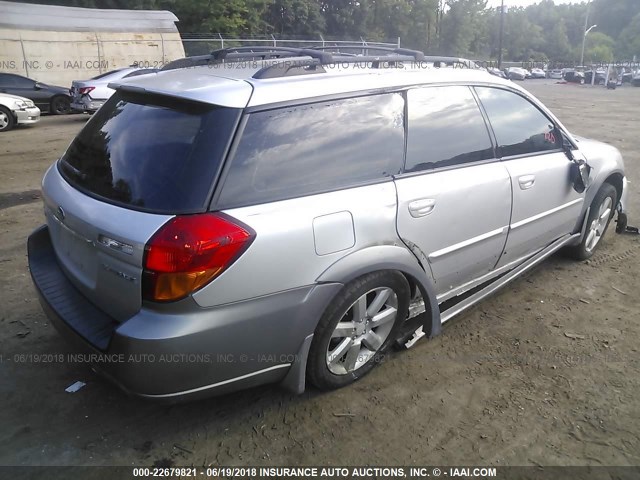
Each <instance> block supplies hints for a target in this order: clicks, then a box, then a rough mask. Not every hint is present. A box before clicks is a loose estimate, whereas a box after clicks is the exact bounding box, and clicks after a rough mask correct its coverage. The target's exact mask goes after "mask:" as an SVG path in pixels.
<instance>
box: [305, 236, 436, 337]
mask: <svg viewBox="0 0 640 480" xmlns="http://www.w3.org/2000/svg"><path fill="white" fill-rule="evenodd" d="M380 270H395V271H398V272H400V273H402V274H403V275H404V277H405V278H406V279H407V281H408V282H409V286H410V287H411V291H412V293H413V292H415V290H416V289H420V293H421V294H422V297H423V299H424V302H425V307H426V309H427V312H430V315H428V317H429V322H430V325H424V329H425V333H427V335H429V336H430V337H433V336H436V335H438V334H439V333H440V328H441V322H440V310H439V309H438V300H437V298H436V294H435V288H434V282H433V279H432V278H431V277H430V276H429V275H428V274H427V273H426V272H425V270H424V269H423V268H422V266H421V265H420V263H419V262H418V260H417V259H416V257H415V256H414V254H413V253H411V252H410V251H409V250H407V249H406V248H404V247H401V246H397V245H376V246H373V247H369V248H366V249H363V250H358V251H357V252H354V253H351V254H349V255H347V256H345V257H343V258H341V259H340V260H338V261H337V262H336V263H334V264H333V265H331V266H330V267H329V268H328V269H326V270H325V271H324V272H323V273H322V274H320V276H318V278H317V282H319V283H325V282H331V283H333V282H337V283H342V284H346V283H348V282H350V281H352V280H354V279H356V278H358V277H361V276H363V275H366V274H368V273H373V272H377V271H380Z"/></svg>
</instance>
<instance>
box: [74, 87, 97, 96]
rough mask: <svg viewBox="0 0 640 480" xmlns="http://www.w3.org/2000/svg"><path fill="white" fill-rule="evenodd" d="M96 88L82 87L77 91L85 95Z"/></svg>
mask: <svg viewBox="0 0 640 480" xmlns="http://www.w3.org/2000/svg"><path fill="white" fill-rule="evenodd" d="M95 89H96V87H82V88H81V89H80V90H78V92H79V93H80V95H87V94H89V93H90V92H93V91H94V90H95Z"/></svg>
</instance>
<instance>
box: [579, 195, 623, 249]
mask: <svg viewBox="0 0 640 480" xmlns="http://www.w3.org/2000/svg"><path fill="white" fill-rule="evenodd" d="M617 203H618V192H617V191H616V189H615V187H614V186H613V185H611V184H609V183H605V184H604V185H603V186H602V187H601V188H600V190H598V193H597V194H596V196H595V198H594V199H593V202H591V209H590V210H589V218H588V219H587V229H586V231H585V233H584V237H583V238H582V241H581V242H580V244H579V245H576V246H575V247H571V248H570V249H569V250H568V251H569V253H570V255H571V256H572V257H574V258H576V259H577V260H586V259H588V258H591V256H592V255H593V252H595V250H596V248H597V247H598V245H600V241H601V240H602V237H604V234H605V233H606V231H607V227H609V223H610V222H611V219H612V218H613V215H614V214H615V212H616V205H617Z"/></svg>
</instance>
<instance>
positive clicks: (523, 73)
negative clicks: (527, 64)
mask: <svg viewBox="0 0 640 480" xmlns="http://www.w3.org/2000/svg"><path fill="white" fill-rule="evenodd" d="M527 75H530V73H529V72H528V71H527V70H525V69H524V68H520V67H509V68H507V77H509V80H524V79H525V78H527Z"/></svg>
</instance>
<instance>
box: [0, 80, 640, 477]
mask: <svg viewBox="0 0 640 480" xmlns="http://www.w3.org/2000/svg"><path fill="white" fill-rule="evenodd" d="M524 85H525V86H526V87H527V88H529V89H530V90H531V91H532V92H533V93H534V94H536V95H537V96H538V97H539V98H540V99H541V100H543V101H544V102H545V103H546V104H547V105H548V106H549V107H550V108H551V109H552V110H553V111H555V112H556V113H557V114H558V116H559V117H560V119H561V120H562V121H563V122H564V123H565V124H566V125H567V126H568V127H569V128H570V129H571V130H572V131H574V132H575V133H576V134H579V135H583V136H587V137H593V138H596V139H599V140H603V141H606V142H608V143H611V144H613V145H615V146H616V147H618V148H619V149H621V151H622V153H623V155H624V157H625V160H626V163H627V170H628V176H629V179H630V180H631V182H632V184H631V188H632V191H631V197H630V208H631V212H632V215H631V216H630V224H632V225H634V224H635V223H634V222H638V221H639V220H638V218H639V216H640V196H639V195H638V194H637V190H635V185H636V184H637V183H638V182H640V163H638V162H639V159H640V143H639V140H638V125H640V88H633V87H624V88H619V89H617V90H615V91H607V90H606V89H604V88H596V87H589V86H583V87H580V86H574V85H557V84H553V83H551V82H549V81H544V80H543V81H526V82H524ZM85 121H86V117H85V116H82V115H70V116H65V117H45V118H43V119H42V121H41V122H40V124H39V125H37V126H35V127H31V128H19V129H17V130H15V131H13V132H8V133H4V134H0V137H1V138H0V178H1V179H2V181H1V183H0V269H1V271H2V275H1V276H0V402H1V403H0V404H1V405H2V408H1V409H0V425H2V428H0V465H148V466H149V465H154V464H155V465H196V466H202V465H209V464H223V465H244V464H252V465H303V464H327V465H358V464H367V463H368V464H378V465H385V464H386V465H403V464H404V465H414V464H415V465H419V464H431V465H470V464H482V465H487V464H491V465H638V464H640V400H639V399H640V364H639V362H638V358H639V355H638V348H639V346H638V338H639V334H640V320H639V316H638V312H640V295H638V292H639V286H640V280H639V276H638V266H639V263H640V260H639V257H638V239H639V238H640V237H634V236H630V235H622V236H620V235H615V234H613V232H612V231H610V232H609V234H608V235H607V237H605V240H604V243H603V245H602V246H601V249H600V250H599V252H598V253H597V254H596V255H595V256H594V257H593V259H591V260H590V261H588V262H586V263H576V262H573V261H569V260H567V259H565V258H563V257H562V256H554V257H553V258H551V259H550V260H548V261H546V262H545V263H544V264H542V265H541V266H539V267H538V268H536V269H535V270H534V271H533V272H531V273H529V274H528V275H527V276H526V277H524V278H521V279H520V280H518V281H517V282H515V283H513V284H511V285H510V286H509V287H507V288H505V289H503V290H502V291H501V292H499V293H498V294H496V295H495V296H493V297H492V298H490V299H488V300H486V301H484V302H482V303H481V304H479V305H478V306H477V307H476V308H474V309H472V310H471V311H469V312H467V313H465V314H463V315H461V316H460V317H458V318H457V319H455V320H452V321H451V322H450V323H448V324H447V325H446V326H445V328H444V331H443V334H442V335H441V336H440V337H438V338H436V339H434V340H431V341H422V342H421V343H419V344H418V345H417V346H416V347H415V348H413V349H412V350H410V351H407V352H400V353H394V354H392V355H390V357H391V358H390V359H389V360H388V361H386V362H385V363H383V364H382V365H380V366H379V368H377V369H375V370H374V371H373V372H372V373H371V374H370V375H369V376H367V377H366V378H365V379H363V380H362V381H361V382H358V383H357V384H356V385H354V386H352V387H349V388H345V389H342V390H339V391H334V392H329V393H320V392H317V391H315V390H313V389H308V391H307V392H306V393H305V394H303V395H301V396H292V395H291V394H289V393H287V392H284V391H282V390H280V389H279V388H277V387H275V386H274V387H263V388H256V389H253V390H249V391H244V392H239V393H235V394H231V395H227V396H224V397H220V398H212V399H209V400H204V401H200V402H196V403H190V404H185V405H176V406H159V405H155V404H150V403H147V402H144V401H141V400H136V399H132V398H129V397H127V396H125V395H124V394H122V393H121V392H120V391H119V390H117V389H116V388H115V387H113V386H112V385H111V384H109V383H107V382H106V381H104V380H102V379H101V378H99V377H97V376H95V375H94V374H93V373H92V372H91V371H90V370H89V368H88V367H87V366H86V365H82V364H77V363H35V362H34V361H33V360H29V357H28V355H29V354H49V353H56V354H59V353H62V354H64V355H66V354H67V353H70V352H71V350H70V349H69V347H67V345H66V343H65V342H64V341H63V339H62V338H61V337H60V336H59V335H58V334H57V333H56V332H55V331H54V329H53V328H52V327H51V325H49V323H48V321H47V319H46V317H45V316H44V314H43V312H42V310H41V308H40V305H39V304H38V301H37V299H36V296H35V293H34V289H33V287H32V284H31V279H30V277H29V272H28V269H27V258H26V246H25V243H26V238H27V235H28V234H29V233H30V232H31V231H32V230H33V229H34V228H36V227H37V226H38V225H40V224H41V223H42V222H43V215H42V206H41V201H40V193H39V187H40V180H41V178H42V176H43V174H44V172H45V170H46V168H47V167H48V166H49V165H50V164H51V163H52V161H53V160H54V159H56V158H57V157H58V156H59V155H60V154H61V153H62V152H63V151H64V149H65V148H66V146H67V144H68V143H69V142H70V140H71V139H72V137H73V136H74V135H75V134H76V132H78V130H79V129H80V128H81V127H82V125H83V124H84V123H85ZM634 212H635V214H636V215H634ZM20 354H25V355H26V357H24V356H23V357H22V358H23V361H20V357H19V356H18V357H16V355H20ZM76 380H82V381H85V382H87V386H86V387H84V388H83V389H82V390H80V391H79V392H77V393H75V394H70V393H65V388H66V387H67V386H69V385H70V384H72V383H73V382H75V381H76ZM344 413H348V414H350V415H349V416H344V415H340V414H344Z"/></svg>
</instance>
